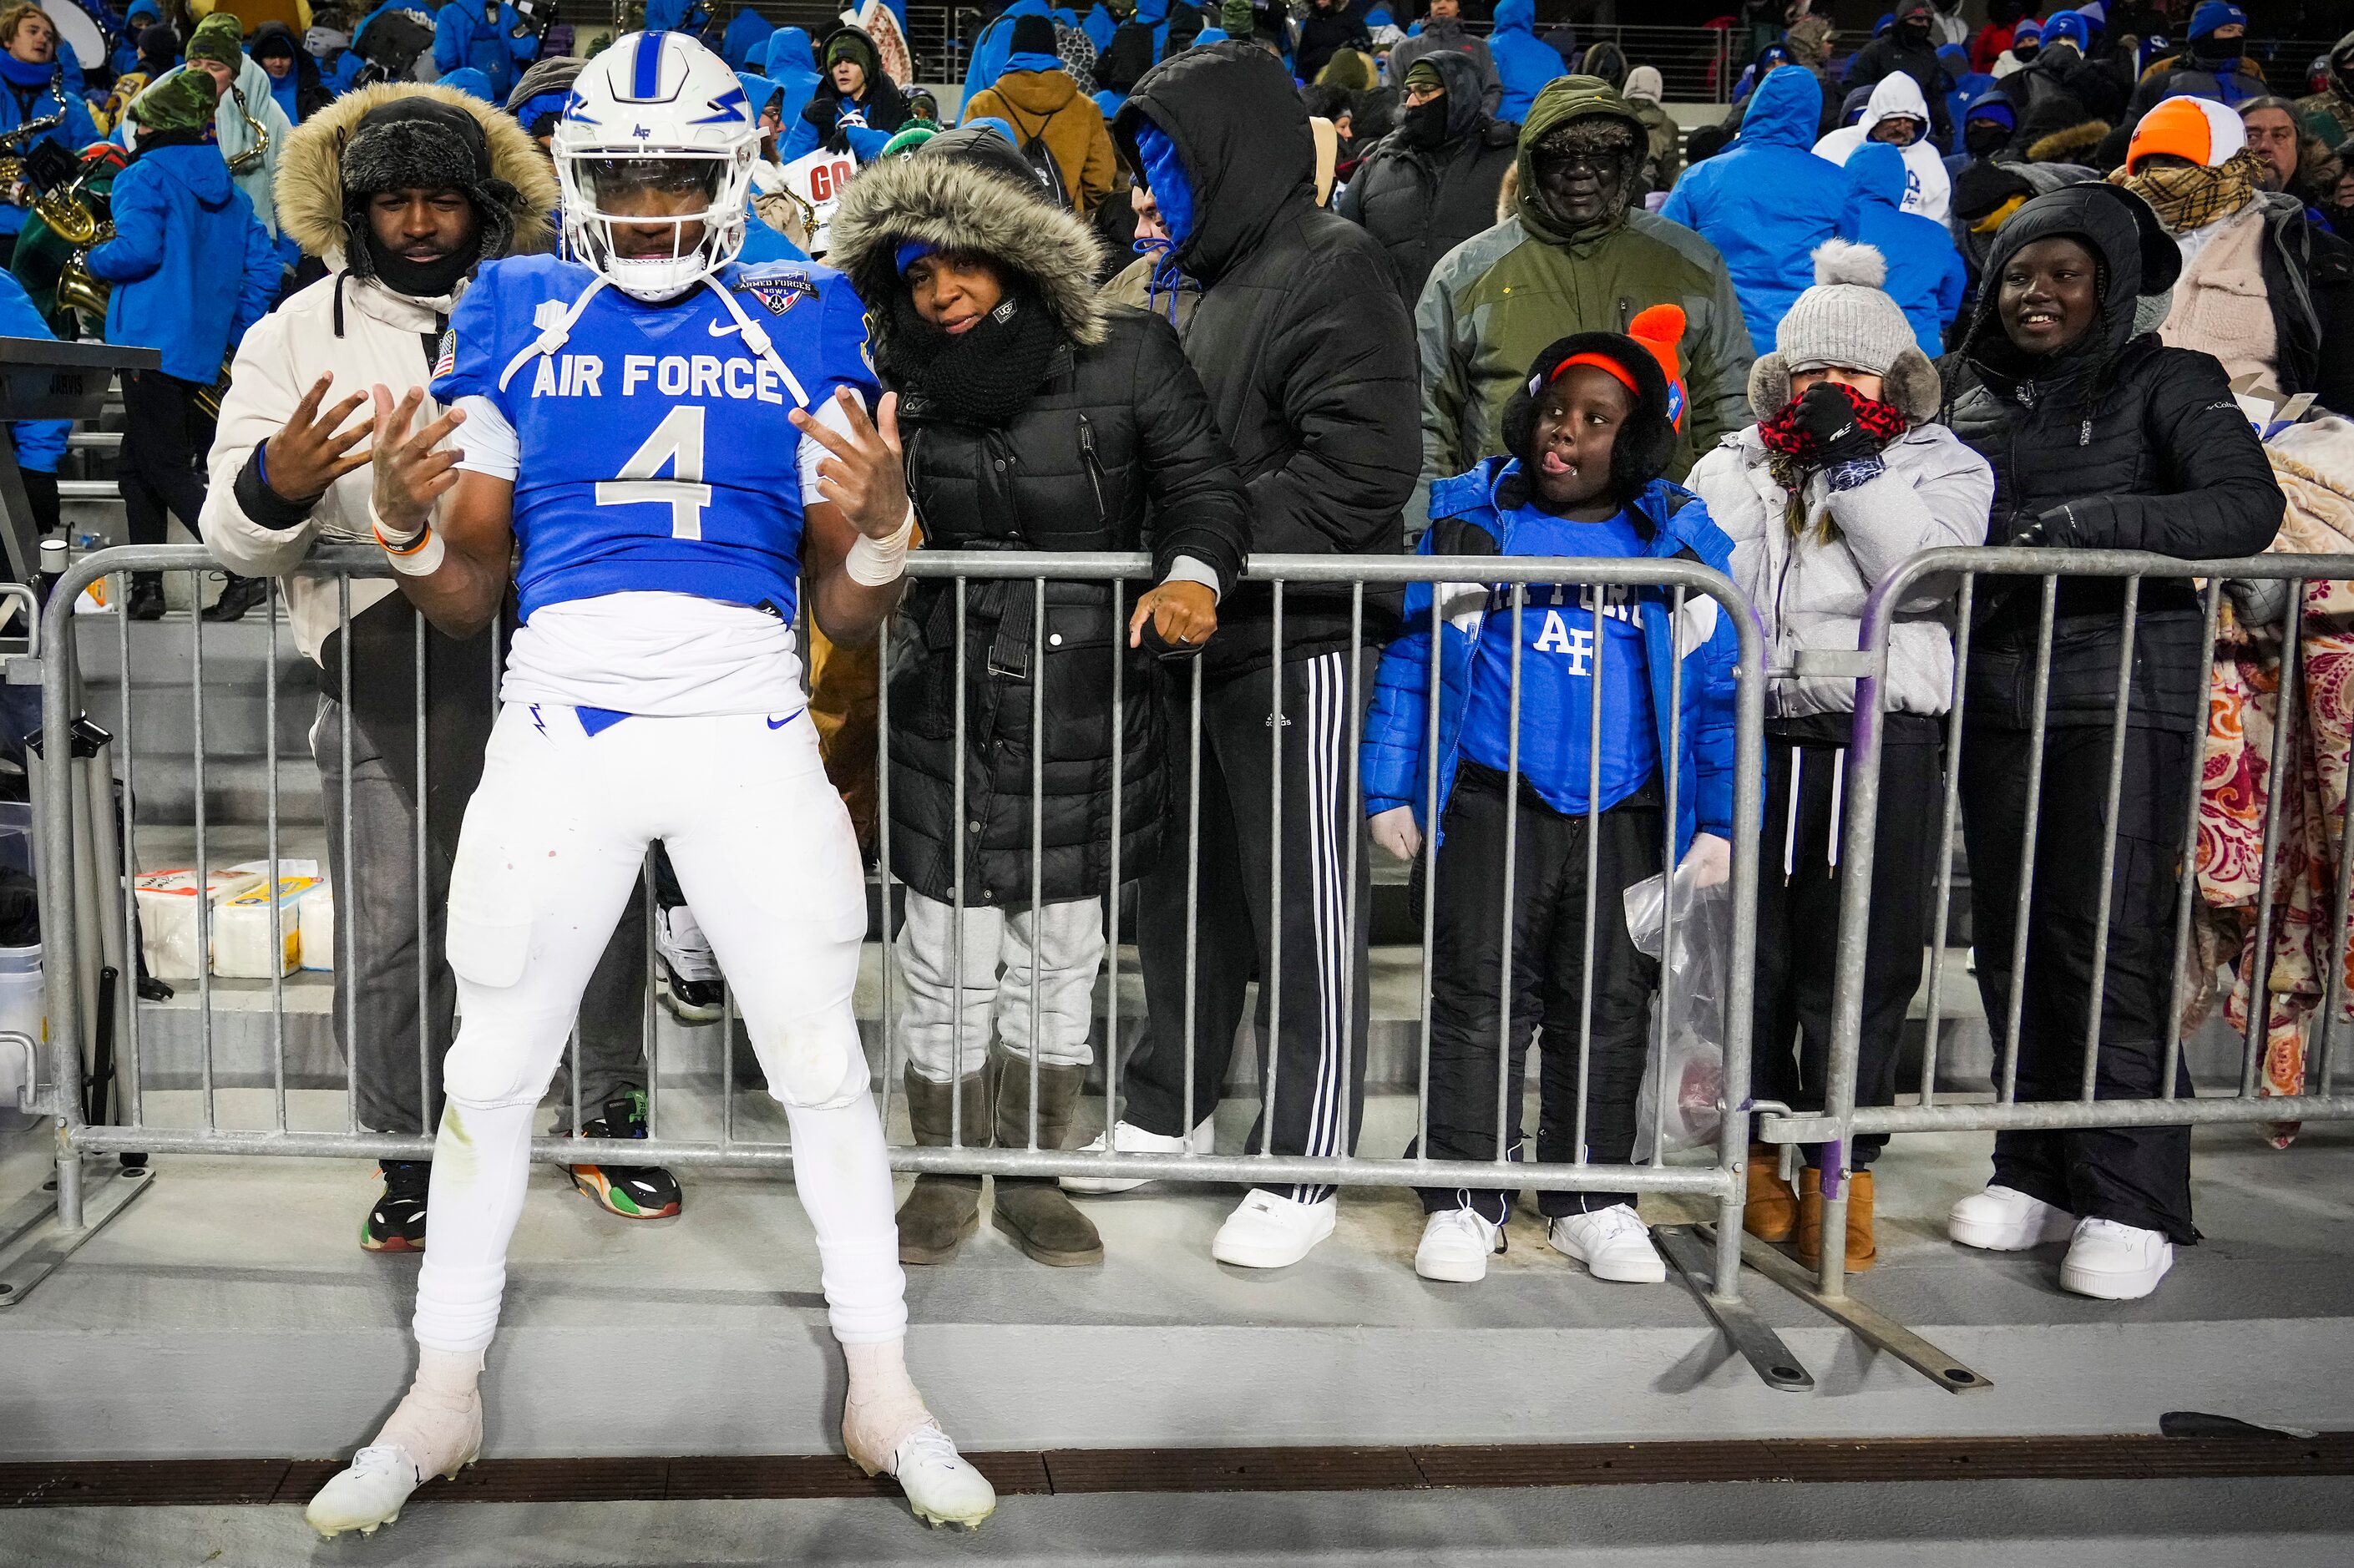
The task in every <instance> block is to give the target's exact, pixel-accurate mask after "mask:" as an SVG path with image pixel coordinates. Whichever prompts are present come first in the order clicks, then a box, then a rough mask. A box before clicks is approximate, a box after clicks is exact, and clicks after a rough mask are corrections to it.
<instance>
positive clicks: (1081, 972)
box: [898, 887, 1104, 1084]
mask: <svg viewBox="0 0 2354 1568" xmlns="http://www.w3.org/2000/svg"><path fill="white" fill-rule="evenodd" d="M955 920H956V911H955V910H954V909H953V908H952V907H950V906H949V905H946V904H943V903H941V902H940V901H939V900H938V899H937V898H927V897H926V896H925V895H922V894H920V893H918V892H917V891H916V890H915V889H914V888H912V887H911V888H909V889H907V916H906V919H905V921H904V922H903V923H902V924H901V925H900V927H899V942H898V950H899V971H900V973H901V974H902V975H903V976H905V977H906V980H907V1005H906V1006H905V1007H903V1008H901V1009H900V1010H899V1016H898V1035H899V1048H900V1050H901V1051H902V1052H903V1053H905V1054H906V1056H907V1061H908V1062H909V1063H911V1064H913V1065H914V1066H915V1069H916V1071H917V1072H918V1073H920V1074H922V1075H924V1076H925V1077H926V1078H928V1079H929V1080H930V1081H931V1082H933V1083H935V1084H946V1083H952V1082H954V1081H955V1080H956V1079H957V1078H958V1077H960V1076H970V1075H972V1074H974V1073H978V1072H980V1071H981V1065H982V1064H983V1063H984V1062H986V1061H987V1060H988V1058H989V1041H990V1036H991V1032H992V1031H994V1033H995V1034H996V1037H997V1038H998V1039H1000V1040H1002V1041H1003V1042H1004V1043H1005V1048H1006V1049H1007V1050H1009V1051H1012V1052H1013V1053H1014V1054H1017V1055H1021V1056H1025V1057H1026V1056H1027V1055H1028V1054H1030V979H1031V975H1032V972H1033V970H1035V972H1036V975H1037V980H1038V1060H1039V1062H1040V1064H1041V1065H1044V1066H1049V1067H1084V1066H1086V1065H1087V1064H1088V1063H1089V1062H1091V1061H1093V1060H1094V1059H1095V1054H1094V1052H1093V1051H1091V1050H1090V1049H1089V1048H1088V1045H1087V1025H1088V1022H1089V1014H1090V1013H1091V1012H1092V1010H1093V1008H1094V1004H1095V991H1096V971H1097V969H1100V968H1102V967H1103V955H1104V928H1103V927H1104V922H1103V900H1102V899H1100V898H1074V899H1072V900H1070V901H1069V902H1067V903H1064V904H1049V905H1046V906H1044V907H1043V908H1040V909H1038V910H1037V911H1035V912H1033V911H1031V910H1027V909H1017V910H1014V911H1012V912H1011V913H1009V912H1007V911H1005V910H1002V909H994V908H989V907H974V906H967V907H966V909H965V912H964V974H963V982H964V983H963V989H962V991H961V992H960V991H959V989H958V983H957V982H958V974H957V959H956V947H957V944H956V935H955Z"/></svg>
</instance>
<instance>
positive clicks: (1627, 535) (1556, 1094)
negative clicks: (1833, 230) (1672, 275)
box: [1363, 305, 1740, 1282]
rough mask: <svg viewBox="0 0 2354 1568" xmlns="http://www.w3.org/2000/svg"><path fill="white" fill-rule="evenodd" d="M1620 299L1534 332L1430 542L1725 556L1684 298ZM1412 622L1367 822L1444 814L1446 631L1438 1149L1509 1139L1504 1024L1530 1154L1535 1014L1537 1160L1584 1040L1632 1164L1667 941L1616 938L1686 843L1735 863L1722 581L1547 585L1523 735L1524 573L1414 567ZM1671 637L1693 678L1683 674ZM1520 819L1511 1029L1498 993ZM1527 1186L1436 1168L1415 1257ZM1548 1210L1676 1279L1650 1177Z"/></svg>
mask: <svg viewBox="0 0 2354 1568" xmlns="http://www.w3.org/2000/svg"><path fill="white" fill-rule="evenodd" d="M1632 324H1633V329H1634V331H1635V333H1636V334H1637V335H1636V336H1633V337H1628V336H1621V335H1619V334H1615V333H1581V334H1576V335H1575V336H1571V337H1565V338H1563V339H1561V340H1560V341H1559V342H1557V343H1555V344H1553V345H1552V346H1551V347H1549V348H1547V349H1546V350H1545V351H1544V353H1543V354H1542V355H1539V356H1538V358H1537V361H1536V363H1535V365H1533V366H1531V367H1530V371H1529V375H1528V378H1527V380H1526V382H1525V383H1524V384H1523V386H1522V388H1521V390H1520V391H1519V392H1518V393H1517V394H1515V395H1514V397H1513V398H1512V400H1511V403H1509V404H1508V405H1507V406H1506V408H1505V411H1504V418H1503V431H1504V440H1505V446H1506V449H1507V450H1508V451H1509V452H1510V454H1511V455H1510V456H1509V457H1498V458H1490V459H1488V460H1486V461H1483V462H1481V463H1480V465H1479V467H1478V468H1475V469H1473V470H1472V471H1470V472H1469V473H1467V474H1463V475H1460V476H1458V477H1457V478H1454V479H1449V480H1442V481H1440V482H1438V483H1437V484H1435V485H1433V486H1432V487H1431V505H1430V515H1431V518H1432V524H1431V528H1430V532H1429V533H1427V534H1426V535H1424V536H1423V541H1422V552H1423V553H1424V554H1426V555H1441V556H1466V557H1478V556H1579V557H1589V558H1590V557H1615V558H1619V559H1627V558H1638V559H1650V560H1659V561H1665V560H1682V561H1690V562H1698V563H1700V564H1702V565H1704V566H1708V567H1713V568H1714V569H1716V570H1718V571H1720V572H1721V571H1724V570H1726V569H1727V567H1729V565H1730V563H1731V560H1732V555H1733V546H1732V544H1731V542H1730V541H1728V540H1727V539H1726V538H1725V536H1724V535H1723V534H1722V533H1720V532H1719V531H1718V530H1717V527H1716V525H1715V524H1713V523H1712V522H1711V521H1710V520H1709V516H1708V511H1707V509H1706V508H1705V507H1704V506H1702V503H1701V502H1700V500H1699V498H1698V497H1696V496H1694V495H1692V494H1691V493H1690V492H1688V491H1685V490H1681V489H1680V488H1678V487H1677V486H1675V485H1673V484H1670V483H1669V482H1666V481H1665V480H1663V479H1662V478H1660V475H1661V473H1662V472H1663V471H1665V469H1666V467H1667V465H1668V461H1669V458H1670V454H1671V453H1672V451H1673V450H1674V447H1675V440H1676V430H1675V426H1676V421H1677V419H1678V418H1679V417H1680V416H1681V412H1682V408H1683V397H1682V388H1681V385H1680V384H1679V383H1678V381H1677V379H1676V376H1677V371H1676V369H1675V366H1676V360H1677V354H1676V344H1677V342H1678V340H1679V339H1680V338H1681V335H1682V331H1683V324H1684V323H1683V313H1682V312H1681V311H1680V310H1678V309H1677V308H1676V307H1675V306H1673V305H1661V306H1656V307H1654V308H1653V309H1652V310H1649V311H1646V312H1644V313H1642V314H1641V315H1639V316H1638V317H1637V318H1636V319H1635V321H1634V323H1632ZM1638 339H1639V340H1640V341H1638ZM1461 576H1462V577H1464V578H1467V579H1476V578H1477V577H1479V566H1478V563H1477V561H1476V560H1475V559H1467V560H1466V561H1465V562H1464V565H1463V571H1462V574H1461ZM1434 591H1435V592H1436V593H1437V595H1438V614H1439V617H1440V624H1439V626H1438V630H1437V646H1436V648H1434V646H1433V633H1432V612H1431V604H1432V594H1433V592H1434ZM1405 623H1406V627H1407V630H1406V633H1405V635H1404V636H1403V637H1401V638H1399V639H1398V640H1397V641H1395V642H1394V643H1392V644H1391V645H1390V648H1389V651H1388V652H1387V654H1386V655H1385V656H1384V658H1383V660H1382V666H1381V673H1380V677H1379V680H1378V682H1377V683H1376V686H1375V690H1374V694H1373V712H1372V715H1371V717H1370V718H1369V720H1368V721H1367V726H1366V732H1365V740H1364V748H1363V778H1364V791H1365V810H1366V811H1367V813H1368V815H1369V816H1370V817H1371V819H1372V823H1371V826H1372V831H1373V839H1374V842H1377V843H1379V844H1380V845H1381V846H1382V847H1383V848H1384V849H1386V850H1388V851H1389V852H1390V853H1393V854H1394V855H1396V856H1397V857H1398V858H1400V859H1412V858H1414V857H1415V856H1416V854H1417V853H1420V852H1421V849H1422V833H1423V832H1424V831H1425V828H1426V825H1427V823H1428V821H1429V819H1430V817H1431V815H1432V811H1431V807H1432V803H1433V802H1432V798H1431V797H1432V790H1431V787H1430V780H1431V777H1432V772H1433V769H1432V758H1431V757H1430V756H1429V754H1428V752H1427V751H1426V746H1427V743H1428V740H1429V736H1430V729H1431V725H1430V710H1429V696H1430V690H1431V670H1430V666H1431V660H1432V658H1433V657H1434V654H1435V655H1436V657H1437V660H1438V705H1439V706H1438V715H1437V716H1438V722H1437V759H1436V761H1437V766H1436V777H1437V789H1436V805H1437V835H1436V836H1437V847H1436V849H1435V852H1434V853H1435V871H1434V874H1433V875H1432V878H1431V885H1430V898H1431V901H1432V904H1433V906H1434V910H1433V915H1434V918H1433V927H1434V931H1435V936H1434V938H1433V943H1434V945H1433V948H1432V954H1431V972H1430V975H1429V977H1428V978H1429V983H1430V991H1431V1030H1430V1071H1429V1081H1428V1083H1427V1085H1426V1091H1427V1096H1428V1104H1429V1136H1428V1154H1429V1156H1430V1158H1432V1159H1434V1160H1493V1159H1495V1158H1496V1152H1497V1151H1496V1142H1497V1126H1496V1122H1497V1115H1496V1107H1497V1098H1498V1091H1497V1074H1498V1067H1499V1065H1500V1053H1501V1052H1502V1051H1503V1050H1504V1049H1505V1045H1506V1039H1507V1037H1508V1039H1509V1049H1510V1053H1511V1055H1510V1060H1509V1063H1508V1064H1507V1065H1505V1073H1506V1075H1507V1078H1508V1080H1509V1083H1510V1085H1511V1086H1513V1087H1512V1089H1511V1092H1510V1093H1508V1094H1507V1095H1506V1096H1505V1099H1506V1101H1507V1102H1508V1103H1507V1106H1506V1123H1507V1125H1506V1128H1505V1129H1504V1141H1505V1145H1506V1148H1507V1149H1508V1150H1511V1153H1512V1155H1513V1157H1515V1158H1517V1156H1518V1151H1519V1148H1520V1143H1521V1126H1520V1119H1521V1117H1520V1111H1521V1095H1520V1093H1519V1092H1518V1088H1517V1086H1518V1085H1520V1084H1521V1083H1522V1072H1523V1068H1524V1065H1525V1061H1526V1055H1527V1051H1528V1045H1529V1037H1530V1033H1531V1032H1532V1030H1533V1029H1534V1028H1535V1027H1536V1026H1537V1025H1539V1024H1540V1023H1542V1024H1543V1030H1544V1044H1543V1053H1544V1061H1543V1096H1542V1100H1543V1118H1542V1120H1541V1121H1540V1123H1539V1125H1538V1128H1537V1150H1536V1154H1537V1159H1538V1160H1541V1161H1543V1162H1545V1163H1548V1164H1552V1163H1565V1162H1568V1161H1570V1160H1574V1159H1575V1158H1576V1156H1577V1146H1578V1140H1579V1131H1580V1121H1581V1118H1580V1116H1579V1107H1578V1102H1579V1087H1580V1086H1579V1070H1578V1063H1579V1059H1580V1053H1581V1050H1583V1051H1585V1054H1586V1059H1587V1061H1588V1062H1589V1064H1590V1070H1589V1072H1588V1074H1587V1075H1586V1082H1585V1088H1586V1094H1585V1113H1584V1117H1583V1118H1582V1119H1583V1131H1584V1141H1585V1157H1586V1159H1587V1160H1591V1161H1592V1162H1594V1163H1596V1164H1604V1165H1607V1164H1624V1163H1626V1162H1627V1161H1628V1159H1629V1158H1630V1156H1631V1155H1632V1154H1633V1151H1634V1147H1635V1101H1636V1095H1637V1091H1638V1088H1639V1087H1640V1086H1641V1083H1642V1077H1643V1063H1644V1058H1645V1055H1646V1052H1647V1046H1648V1042H1649V1028H1648V1023H1649V1010H1650V997H1651V991H1652V989H1653V987H1654V986H1655V984H1656V983H1657V981H1658V965H1657V964H1656V963H1655V962H1654V961H1653V960H1651V959H1647V958H1645V957H1644V956H1643V955H1642V954H1641V953H1640V952H1638V950H1637V949H1636V948H1635V946H1634V943H1633V942H1632V940H1631V939H1630V938H1628V933H1627V921H1626V917H1625V915H1624V912H1623V905H1622V900H1621V895H1623V893H1624V891H1625V890H1626V889H1627V888H1628V886H1630V885H1633V884H1635V883H1638V882H1640V881H1642V880H1643V879H1644V878H1646V877H1649V876H1653V875H1656V874H1659V871H1660V869H1661V867H1662V865H1663V864H1664V863H1665V861H1666V859H1667V856H1668V853H1669V849H1670V842H1672V844H1673V853H1674V854H1675V856H1676V857H1677V858H1678V860H1679V861H1680V862H1681V863H1690V864H1692V865H1694V866H1695V868H1696V870H1697V873H1698V874H1699V876H1700V879H1701V881H1702V885H1707V884H1710V883H1713V882H1721V881H1723V879H1724V878H1725V876H1726V875H1728V874H1730V870H1731V865H1732V847H1731V838H1732V832H1733V826H1732V818H1733V781H1734V667H1735V664H1736V662H1737V661H1738V656H1739V647H1740V643H1739V633H1738V630H1736V628H1735V626H1734V622H1733V619H1732V618H1731V617H1730V616H1727V615H1723V614H1720V613H1719V607H1718V605H1717V603H1716V601H1715V600H1714V599H1709V598H1707V597H1705V596H1703V595H1701V594H1697V593H1691V592H1687V594H1686V595H1685V601H1684V604H1683V606H1682V608H1681V609H1677V608H1676V606H1675V603H1674V590H1673V589H1671V588H1656V587H1641V586H1628V585H1608V586H1604V585H1595V584H1585V585H1579V584H1576V583H1575V582H1570V583H1564V584H1561V585H1557V586H1556V585H1545V586H1531V587H1530V588H1528V589H1527V590H1526V596H1525V598H1524V599H1523V601H1522V609H1521V611H1520V626H1519V642H1520V648H1519V655H1520V656H1519V661H1518V662H1519V671H1518V680H1519V685H1520V723H1519V726H1518V730H1519V736H1518V746H1517V748H1515V747H1514V744H1513V728H1514V726H1513V719H1512V709H1511V689H1512V683H1513V679H1514V670H1513V664H1514V659H1513V651H1514V650H1513V643H1514V635H1513V632H1514V623H1513V609H1512V595H1511V589H1510V588H1507V587H1500V586H1497V585H1494V584H1483V583H1480V582H1478V581H1476V580H1467V581H1460V582H1447V583H1440V584H1437V585H1423V586H1417V587H1416V588H1413V589H1412V590H1410V591H1409V593H1408V595H1407V599H1406V614H1405ZM1679 660H1681V663H1682V674H1681V689H1680V691H1679V690H1678V689H1676V688H1675V686H1674V685H1673V684H1672V683H1674V681H1675V680H1676V663H1677V662H1678V661H1679ZM1597 704H1598V705H1599V706H1600V723H1599V726H1596V722H1595V719H1596V714H1595V709H1596V705H1597ZM1597 736H1598V738H1599V744H1598V746H1597V745H1596V744H1594V742H1595V740H1596V737H1597ZM1670 758H1672V759H1673V762H1672V766H1673V768H1674V770H1675V787H1674V789H1673V791H1672V800H1673V808H1674V812H1675V820H1674V821H1673V822H1670V821H1668V820H1667V812H1668V810H1669V804H1670V798H1671V796H1670V789H1669V788H1668V780H1667V770H1668V768H1670ZM1515 773H1516V774H1517V796H1518V806H1517V812H1516V813H1515V812H1514V810H1513V805H1512V802H1513V793H1514V790H1513V785H1512V783H1511V779H1513V777H1514V775H1515ZM1508 819H1510V822H1509V827H1508ZM1508 832H1509V833H1510V835H1511V837H1510V842H1511V910H1510V919H1511V967H1512V974H1511V999H1512V1000H1511V1023H1510V1027H1509V1029H1507V1028H1506V1027H1505V1026H1504V1024H1503V1021H1502V1020H1501V1018H1500V1016H1499V1014H1500V1011H1501V1008H1500V998H1499V992H1500V990H1501V989H1502V980H1503V973H1502V971H1503V963H1504V928H1505V926H1504V923H1505V918H1506V910H1505V908H1504V906H1503V903H1502V893H1503V889H1504V885H1505V873H1506V853H1507V852H1506V844H1507V834H1508ZM1589 856H1591V857H1592V864H1593V867H1594V870H1593V874H1592V882H1591V886H1590V887H1589V885H1588V865H1589ZM1589 924H1590V927H1591V929H1590V933H1589ZM1589 934H1590V936H1591V941H1592V953H1593V974H1592V975H1591V977H1590V980H1591V988H1590V989H1591V1015H1590V1018H1589V1017H1588V1016H1587V1012H1586V1008H1587V1004H1588V1002H1587V998H1588V979H1589V977H1588V976H1587V975H1586V974H1585V954H1586V951H1587V941H1588V937H1589ZM1512 1196H1513V1194H1512V1192H1511V1191H1510V1190H1509V1189H1503V1190H1499V1189H1459V1188H1447V1189H1434V1190H1427V1191H1425V1192H1423V1194H1422V1199H1423V1207H1424V1209H1425V1210H1426V1212H1427V1213H1428V1216H1429V1217H1428V1220H1427V1221H1426V1224H1425V1227H1424V1231H1423V1237H1422V1243H1421V1245H1420V1246H1419V1247H1418V1248H1416V1253H1415V1260H1414V1266H1415V1272H1416V1273H1417V1274H1419V1275H1421V1276H1423V1277H1425V1278H1426V1279H1442V1280H1455V1281H1464V1282H1468V1281H1471V1280H1476V1279H1479V1278H1481V1277H1484V1276H1485V1274H1486V1272H1487V1266H1488V1258H1489V1256H1490V1255H1491V1254H1493V1253H1497V1252H1500V1251H1502V1250H1503V1247H1504V1241H1503V1232H1504V1223H1505V1221H1506V1219H1507V1218H1508V1217H1509V1216H1510V1213H1511V1201H1512ZM1539 1208H1540V1209H1541V1210H1542V1212H1543V1213H1544V1215H1545V1217H1546V1219H1547V1221H1548V1222H1549V1229H1548V1236H1549V1239H1550V1240H1551V1242H1552V1245H1553V1247H1554V1248H1555V1249H1556V1250H1558V1251H1560V1252H1562V1253H1564V1254H1565V1255H1568V1256H1570V1257H1572V1258H1574V1259H1575V1260H1577V1261H1578V1262H1581V1263H1583V1264H1585V1266H1586V1268H1587V1270H1588V1271H1589V1272H1590V1273H1591V1274H1592V1275H1593V1276H1594V1277H1596V1278H1597V1279H1616V1280H1628V1281H1638V1282H1657V1281H1659V1280H1661V1279H1664V1278H1665V1277H1666V1268H1665V1266H1664V1265H1663V1264H1662V1263H1661V1262H1660V1259H1659V1254H1658V1253H1657V1252H1656V1251H1655V1250H1654V1249H1653V1248H1652V1245H1651V1241H1650V1235H1649V1231H1648V1230H1647V1228H1646V1227H1645V1226H1644V1224H1643V1222H1642V1221H1641V1220H1640V1219H1639V1218H1638V1217H1637V1215H1636V1213H1635V1199H1634V1194H1632V1193H1630V1192H1544V1193H1543V1194H1541V1196H1540V1199H1539Z"/></svg>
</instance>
